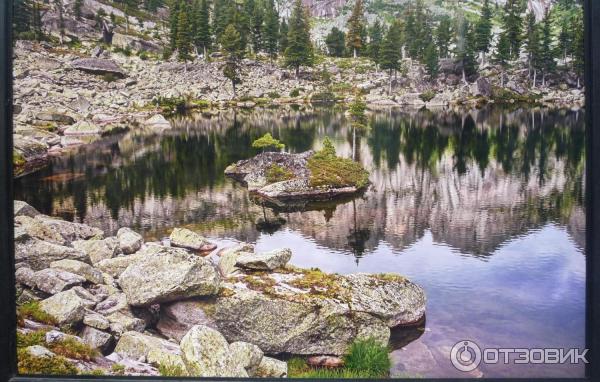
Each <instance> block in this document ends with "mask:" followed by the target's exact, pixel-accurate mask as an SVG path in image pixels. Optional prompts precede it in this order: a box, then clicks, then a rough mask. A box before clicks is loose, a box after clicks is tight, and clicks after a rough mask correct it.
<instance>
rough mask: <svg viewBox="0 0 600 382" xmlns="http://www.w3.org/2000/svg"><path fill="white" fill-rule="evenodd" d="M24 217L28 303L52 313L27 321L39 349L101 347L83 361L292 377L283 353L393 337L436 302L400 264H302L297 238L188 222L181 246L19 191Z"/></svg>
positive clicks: (20, 241) (141, 369) (21, 263)
mask: <svg viewBox="0 0 600 382" xmlns="http://www.w3.org/2000/svg"><path fill="white" fill-rule="evenodd" d="M15 219H16V226H15V247H16V254H15V261H16V282H17V291H18V293H17V303H18V305H19V307H20V309H23V307H31V306H32V305H35V306H37V307H38V309H39V310H40V311H41V313H43V314H44V315H46V316H48V317H50V318H51V320H46V322H39V321H41V320H38V321H36V320H35V317H32V316H26V317H25V318H24V319H23V317H21V318H20V320H19V329H18V330H19V333H31V332H33V331H38V330H42V329H43V330H44V331H45V332H46V338H45V342H44V343H43V344H42V345H39V344H36V345H34V346H30V347H28V348H27V349H26V350H27V353H28V354H29V355H28V356H30V357H52V355H51V353H52V351H51V349H52V346H53V345H52V343H54V342H56V341H63V340H64V339H65V338H69V339H71V340H74V341H77V342H81V343H84V344H86V345H87V346H89V347H91V348H94V349H96V350H97V355H96V356H94V357H92V358H91V359H89V360H85V361H82V360H77V359H72V360H69V361H70V362H72V363H73V364H74V365H75V366H76V367H77V369H78V370H79V372H81V373H85V372H91V371H96V370H102V371H103V372H104V373H106V374H114V373H115V370H118V371H119V372H120V373H125V374H128V375H161V374H162V375H166V374H165V370H171V373H174V372H173V370H176V375H189V376H201V377H248V376H250V377H257V376H260V377H286V376H287V364H286V363H285V362H284V361H281V360H279V359H278V357H280V356H281V355H289V354H292V355H302V356H327V355H329V356H340V355H343V354H344V353H345V352H346V351H347V350H348V348H349V346H350V344H351V343H352V342H353V341H354V340H356V339H367V338H373V339H375V340H376V341H377V342H379V343H381V344H384V345H387V344H388V342H389V340H390V329H391V328H394V327H396V326H399V325H411V324H416V323H418V322H419V321H421V319H422V318H423V316H424V314H425V301H426V298H425V293H424V291H423V289H422V288H420V287H419V286H418V285H416V284H414V283H412V282H410V281H409V280H407V279H405V278H404V277H402V276H400V275H395V274H363V273H358V274H350V275H338V274H328V273H324V272H322V271H320V270H318V269H302V268H298V267H295V266H293V265H290V264H289V261H290V260H291V259H292V252H291V251H290V250H289V249H286V248H282V249H276V250H272V251H269V252H263V253H257V252H256V251H255V250H254V247H253V245H251V244H247V243H239V244H237V245H235V246H233V247H229V248H221V249H219V250H218V251H215V250H213V251H212V252H209V251H207V250H206V249H207V248H213V249H215V246H214V245H212V244H211V243H210V241H209V240H207V239H206V238H203V237H202V236H201V235H199V234H198V233H196V232H193V231H189V230H185V229H175V230H174V231H173V233H172V235H171V238H170V239H171V240H170V246H165V245H162V244H160V243H151V242H144V240H143V238H142V236H140V235H139V234H138V233H136V232H134V231H132V230H130V229H128V228H122V229H121V230H119V232H118V233H117V236H116V237H104V234H103V233H102V231H100V230H97V229H96V228H93V227H89V226H86V225H83V224H78V223H71V222H67V221H64V220H60V219H57V218H53V217H49V216H44V215H42V214H40V213H39V212H37V211H36V210H35V209H34V208H33V207H31V206H29V205H27V204H26V203H24V202H20V201H16V202H15ZM66 328H69V330H68V334H67V332H65V330H66ZM171 375H173V374H171Z"/></svg>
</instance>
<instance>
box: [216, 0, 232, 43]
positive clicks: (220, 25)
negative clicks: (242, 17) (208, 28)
mask: <svg viewBox="0 0 600 382" xmlns="http://www.w3.org/2000/svg"><path fill="white" fill-rule="evenodd" d="M234 13H235V4H234V3H233V1H232V0H214V3H213V19H212V22H213V25H212V32H213V33H214V35H215V38H216V41H218V42H220V41H221V35H222V34H223V32H224V31H225V28H227V26H228V25H229V24H232V23H233V21H234V20H233V19H234Z"/></svg>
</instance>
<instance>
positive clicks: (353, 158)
mask: <svg viewBox="0 0 600 382" xmlns="http://www.w3.org/2000/svg"><path fill="white" fill-rule="evenodd" d="M352 160H354V161H355V160H356V126H352Z"/></svg>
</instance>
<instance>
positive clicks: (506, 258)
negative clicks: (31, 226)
mask: <svg viewBox="0 0 600 382" xmlns="http://www.w3.org/2000/svg"><path fill="white" fill-rule="evenodd" d="M174 125H175V127H174V129H172V130H171V131H167V132H164V133H160V134H159V133H153V132H142V131H139V130H138V129H136V131H135V132H130V133H125V134H122V135H119V136H112V137H108V138H105V139H102V140H99V141H97V142H95V143H93V144H91V145H88V146H85V147H82V148H80V149H78V150H76V151H74V152H73V154H72V155H69V156H64V157H61V158H56V159H54V160H53V161H52V164H51V165H50V166H49V167H48V168H47V169H45V170H42V171H40V172H38V173H36V174H32V175H29V176H27V177H25V178H22V179H19V180H17V181H16V185H15V186H16V198H17V199H22V200H25V201H27V202H28V203H30V204H32V205H33V206H34V207H36V208H37V209H38V210H40V211H41V212H43V213H46V214H50V215H57V216H61V217H63V218H65V219H68V220H73V221H78V222H84V223H86V224H90V225H93V226H97V227H100V228H102V229H103V230H104V231H105V232H106V233H107V234H109V235H110V234H114V233H115V232H116V231H117V229H118V228H119V227H122V226H127V227H132V228H134V229H135V230H138V231H140V232H143V234H144V235H145V236H146V238H147V239H148V240H158V239H161V238H163V237H165V236H168V234H169V232H170V229H172V228H173V227H187V228H190V229H193V230H196V231H198V232H201V233H203V234H204V235H206V236H208V237H210V238H212V239H213V240H215V241H216V242H218V243H219V244H220V245H221V246H223V245H227V244H230V243H232V242H236V241H248V242H252V243H256V245H257V249H258V250H260V251H262V250H270V249H274V248H280V247H290V248H291V249H292V250H293V253H294V254H293V257H292V263H294V264H296V265H299V266H305V267H319V268H321V269H322V270H325V271H329V272H338V273H352V272H397V273H400V274H403V275H406V276H408V277H409V278H411V279H412V280H413V281H415V282H417V283H418V284H420V285H421V286H423V288H424V289H425V291H426V293H427V297H428V302H427V320H426V323H425V324H424V325H423V327H421V328H418V329H413V330H408V331H406V330H404V331H403V330H400V331H396V332H394V336H393V341H392V342H393V347H394V348H395V350H394V351H393V353H392V358H393V367H392V375H397V376H403V375H411V376H425V377H441V376H455V377H476V376H480V375H483V376H486V377H522V378H527V377H543V376H555V377H567V376H569V377H581V376H583V375H584V367H583V365H553V366H552V365H514V364H510V365H503V364H498V365H481V366H480V367H479V368H478V369H477V370H476V371H474V372H471V373H467V374H464V373H462V372H459V371H457V370H455V369H454V368H453V367H452V365H451V363H450V360H449V354H450V349H451V348H452V346H453V345H454V344H455V343H456V342H458V341H460V340H471V341H474V342H476V343H478V344H479V345H480V346H481V347H482V348H491V347H508V348H531V347H543V348H549V347H551V348H571V347H576V348H583V347H584V343H585V341H584V340H585V339H584V335H585V328H584V326H585V320H584V315H585V255H584V237H585V217H584V204H583V199H584V196H583V194H584V191H583V190H584V180H583V178H584V161H585V160H584V158H585V151H584V135H585V134H584V131H585V127H584V115H583V112H582V111H571V110H547V109H534V110H530V109H528V110H521V109H511V110H507V109H501V108H486V109H482V110H478V111H465V110H439V111H435V112H431V111H426V110H421V111H400V110H398V111H382V112H377V113H375V114H372V115H371V116H370V127H369V129H368V130H366V131H358V132H353V131H352V129H351V128H350V124H349V122H348V120H347V118H346V117H345V116H344V113H343V111H341V110H339V109H336V108H333V107H320V108H298V109H295V108H289V109H274V110H269V109H261V110H254V111H248V112H241V111H238V112H237V113H234V112H228V113H224V114H222V115H220V116H218V117H212V118H209V117H203V116H195V117H185V118H183V117H182V118H177V119H175V120H174ZM265 132H271V133H272V135H273V136H274V137H276V138H279V139H280V140H282V141H283V142H284V143H285V144H286V150H289V151H291V152H302V151H305V150H308V149H312V148H314V149H318V148H320V147H321V142H322V140H323V138H324V137H325V136H329V137H331V138H332V140H333V142H334V144H335V146H336V149H337V152H338V154H339V155H342V156H346V157H354V158H355V159H356V160H358V161H360V162H362V163H363V164H364V166H365V167H366V168H367V169H368V170H369V171H370V173H371V176H370V180H371V182H372V186H371V187H370V189H369V190H368V191H367V192H366V193H365V194H364V195H361V196H360V197H357V198H355V199H353V200H341V201H338V202H337V203H327V204H320V205H305V206H294V207H293V208H289V206H288V207H283V208H279V209H277V210H274V209H272V208H269V207H264V206H260V205H258V204H257V203H256V202H255V201H254V200H253V199H252V198H251V197H250V196H249V194H248V192H247V190H246V189H245V188H244V187H243V186H241V185H239V184H236V183H234V182H233V181H232V180H230V179H227V178H225V177H224V175H223V170H224V169H225V167H226V166H227V165H229V164H230V163H232V162H235V161H237V160H240V159H245V158H248V157H250V156H252V155H254V154H255V153H256V152H255V151H253V149H251V148H250V145H251V142H252V141H253V140H254V139H256V138H257V137H259V136H261V135H262V134H264V133H265ZM265 217H266V221H267V222H268V223H269V224H265ZM274 222H277V224H275V223H274Z"/></svg>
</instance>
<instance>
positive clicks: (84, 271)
mask: <svg viewBox="0 0 600 382" xmlns="http://www.w3.org/2000/svg"><path fill="white" fill-rule="evenodd" d="M50 267H51V268H58V269H62V270H63V271H67V272H71V273H74V274H76V275H79V276H81V277H84V278H85V279H86V280H87V281H89V282H91V283H94V284H102V283H103V282H104V277H103V276H102V272H100V271H99V270H97V269H95V268H93V267H92V266H91V265H89V264H86V263H83V262H81V261H77V260H69V259H64V260H58V261H54V262H52V263H50Z"/></svg>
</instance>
